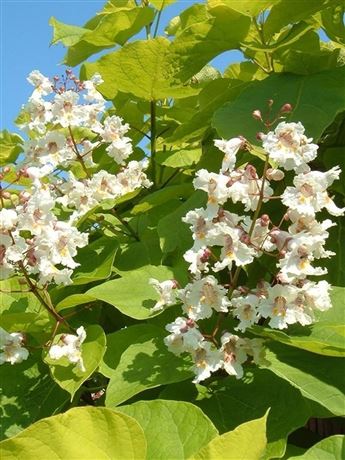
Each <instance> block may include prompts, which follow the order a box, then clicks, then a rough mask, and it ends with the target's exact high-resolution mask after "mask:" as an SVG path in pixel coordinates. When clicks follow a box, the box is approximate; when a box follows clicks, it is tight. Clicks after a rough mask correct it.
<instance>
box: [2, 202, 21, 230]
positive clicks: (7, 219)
mask: <svg viewBox="0 0 345 460" xmlns="http://www.w3.org/2000/svg"><path fill="white" fill-rule="evenodd" d="M17 221H18V216H17V213H16V211H14V210H13V209H6V208H3V209H1V210H0V232H4V231H7V230H13V228H14V227H15V225H16V223H17Z"/></svg>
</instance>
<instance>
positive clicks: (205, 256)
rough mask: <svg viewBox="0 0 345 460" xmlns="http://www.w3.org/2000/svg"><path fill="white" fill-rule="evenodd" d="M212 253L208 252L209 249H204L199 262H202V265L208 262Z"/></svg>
mask: <svg viewBox="0 0 345 460" xmlns="http://www.w3.org/2000/svg"><path fill="white" fill-rule="evenodd" d="M211 254H212V252H211V251H210V249H208V248H206V249H205V251H204V252H203V254H202V256H201V257H200V262H202V263H203V264H204V263H205V262H207V261H208V259H209V258H210V256H211Z"/></svg>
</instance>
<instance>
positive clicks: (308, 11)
mask: <svg viewBox="0 0 345 460" xmlns="http://www.w3.org/2000/svg"><path fill="white" fill-rule="evenodd" d="M328 4H329V1H328V0H308V2H291V1H290V0H280V1H279V2H277V3H276V5H274V6H273V7H272V8H271V10H270V13H269V15H268V17H267V19H266V21H265V24H264V33H265V38H266V40H267V39H269V38H270V37H271V36H272V35H273V34H275V33H277V32H280V30H281V29H282V28H283V27H284V26H286V25H288V24H294V23H297V22H299V21H302V20H304V19H306V20H308V19H309V18H310V16H311V15H312V14H314V13H316V12H318V11H320V10H322V9H323V8H325V7H326V6H328Z"/></svg>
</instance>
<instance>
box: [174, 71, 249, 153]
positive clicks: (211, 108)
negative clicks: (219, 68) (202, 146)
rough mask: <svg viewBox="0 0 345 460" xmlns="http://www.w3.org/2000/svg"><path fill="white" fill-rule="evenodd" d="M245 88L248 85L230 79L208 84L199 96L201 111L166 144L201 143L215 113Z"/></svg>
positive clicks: (183, 125)
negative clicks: (201, 138)
mask: <svg viewBox="0 0 345 460" xmlns="http://www.w3.org/2000/svg"><path fill="white" fill-rule="evenodd" d="M245 88H246V84H244V83H243V82H242V81H239V80H230V79H228V78H219V79H217V80H213V81H211V82H210V83H208V84H207V85H206V86H205V87H204V88H203V89H202V90H201V92H200V94H199V110H197V111H196V112H195V114H194V116H192V117H191V118H190V120H188V121H187V122H185V123H182V124H181V125H180V126H178V127H177V128H176V130H175V131H174V133H173V134H172V136H170V137H169V138H168V139H167V140H166V142H167V143H171V144H175V143H176V142H178V143H181V142H184V141H187V140H188V141H193V140H194V141H199V139H200V137H202V135H203V133H204V132H205V131H206V130H207V129H209V127H210V125H211V119H212V116H213V114H214V112H215V111H216V110H217V109H218V108H219V107H222V106H223V105H224V102H225V101H231V100H234V99H235V98H236V97H237V96H238V95H239V94H240V93H241V92H242V91H243V90H244V89H245ZM241 132H242V131H241Z"/></svg>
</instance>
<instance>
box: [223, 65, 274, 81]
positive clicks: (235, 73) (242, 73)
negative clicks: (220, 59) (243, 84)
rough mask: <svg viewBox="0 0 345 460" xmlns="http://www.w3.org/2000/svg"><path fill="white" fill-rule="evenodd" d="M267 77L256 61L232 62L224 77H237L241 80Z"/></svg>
mask: <svg viewBox="0 0 345 460" xmlns="http://www.w3.org/2000/svg"><path fill="white" fill-rule="evenodd" d="M266 77H267V73H265V72H264V71H263V70H262V69H260V67H258V66H257V65H256V64H254V62H250V61H245V62H235V63H233V64H230V65H229V67H227V68H226V69H225V71H224V78H231V79H237V80H241V81H251V80H263V79H264V78H266Z"/></svg>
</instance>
